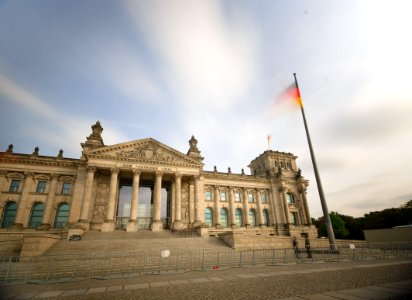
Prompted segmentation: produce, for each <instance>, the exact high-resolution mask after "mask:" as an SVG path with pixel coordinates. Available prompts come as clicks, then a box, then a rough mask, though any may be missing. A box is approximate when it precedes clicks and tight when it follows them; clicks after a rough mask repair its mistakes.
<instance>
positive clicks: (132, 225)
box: [126, 169, 140, 231]
mask: <svg viewBox="0 0 412 300" xmlns="http://www.w3.org/2000/svg"><path fill="white" fill-rule="evenodd" d="M139 182H140V171H138V170H135V169H133V188H132V206H131V208H130V219H129V223H128V224H127V228H126V231H137V230H138V227H137V214H138V209H139Z"/></svg>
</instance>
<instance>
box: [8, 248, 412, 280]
mask: <svg viewBox="0 0 412 300" xmlns="http://www.w3.org/2000/svg"><path fill="white" fill-rule="evenodd" d="M411 253H412V252H411V248H408V249H405V248H403V249H393V248H392V249H389V247H386V248H385V247H383V248H382V247H379V248H366V247H363V248H354V249H351V248H349V247H348V248H339V250H337V251H336V250H335V251H332V250H330V248H318V247H317V248H310V249H305V248H301V249H299V251H296V252H295V249H293V248H284V249H271V248H259V249H258V248H255V249H230V248H227V249H213V250H212V249H190V250H172V251H170V255H166V254H167V252H165V251H163V252H162V251H143V250H142V251H133V252H131V251H124V252H100V253H93V254H89V255H84V254H83V255H80V254H73V255H59V256H39V257H17V256H10V257H2V258H1V260H0V282H2V283H13V284H14V283H26V282H32V283H45V282H65V281H73V280H85V279H90V278H103V279H104V278H120V277H132V276H138V275H142V274H170V273H176V272H187V271H200V270H203V271H207V270H216V269H225V268H237V267H245V266H270V265H284V264H296V263H307V262H316V261H341V260H362V259H371V258H388V257H393V256H411Z"/></svg>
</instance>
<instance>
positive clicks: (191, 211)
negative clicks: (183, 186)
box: [188, 179, 195, 226]
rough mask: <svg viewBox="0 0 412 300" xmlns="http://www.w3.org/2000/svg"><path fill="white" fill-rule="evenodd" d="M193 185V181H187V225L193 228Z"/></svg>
mask: <svg viewBox="0 0 412 300" xmlns="http://www.w3.org/2000/svg"><path fill="white" fill-rule="evenodd" d="M194 195H195V185H194V181H193V179H190V180H189V220H188V222H189V224H190V225H191V226H193V223H194V221H195V218H194V217H195V207H194V205H195V197H194Z"/></svg>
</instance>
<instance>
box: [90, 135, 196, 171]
mask: <svg viewBox="0 0 412 300" xmlns="http://www.w3.org/2000/svg"><path fill="white" fill-rule="evenodd" d="M84 154H85V156H86V157H89V158H102V159H103V158H104V159H113V160H121V161H129V162H149V163H162V164H172V165H190V166H193V167H202V166H203V163H201V162H199V161H198V160H196V159H193V158H191V157H189V156H187V155H185V154H183V153H182V152H180V151H177V150H175V149H173V148H171V147H169V146H166V145H164V144H162V143H160V142H159V141H156V140H155V139H152V138H147V139H141V140H136V141H131V142H126V143H121V144H116V145H112V146H104V147H101V148H97V149H93V150H90V151H87V152H86V153H84Z"/></svg>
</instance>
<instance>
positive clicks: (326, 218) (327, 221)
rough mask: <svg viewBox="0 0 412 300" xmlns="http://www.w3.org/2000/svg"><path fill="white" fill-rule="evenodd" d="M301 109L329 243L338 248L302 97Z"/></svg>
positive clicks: (334, 248)
mask: <svg viewBox="0 0 412 300" xmlns="http://www.w3.org/2000/svg"><path fill="white" fill-rule="evenodd" d="M293 77H295V84H296V89H297V91H298V93H299V97H300V92H299V85H298V80H297V79H296V73H293ZM300 109H301V111H302V117H303V123H304V125H305V131H306V137H307V139H308V144H309V151H310V157H311V159H312V165H313V170H314V171H315V178H316V184H317V186H318V192H319V197H320V203H321V205H322V211H323V218H324V221H325V226H326V230H327V232H328V238H329V244H330V246H331V248H332V250H336V242H335V234H334V233H333V228H332V223H331V221H330V216H329V210H328V205H327V204H326V200H325V194H324V193H323V188H322V182H321V180H320V176H319V171H318V166H317V164H316V158H315V153H314V152H313V147H312V142H311V140H310V135H309V129H308V124H307V123H306V116H305V110H304V109H303V105H302V98H300Z"/></svg>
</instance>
